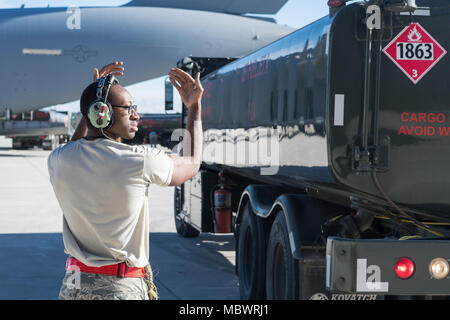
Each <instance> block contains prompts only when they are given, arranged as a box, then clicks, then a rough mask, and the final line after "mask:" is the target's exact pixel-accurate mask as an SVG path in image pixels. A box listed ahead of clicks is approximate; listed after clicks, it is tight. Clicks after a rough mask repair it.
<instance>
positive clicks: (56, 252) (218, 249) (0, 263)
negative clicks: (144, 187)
mask: <svg viewBox="0 0 450 320" xmlns="http://www.w3.org/2000/svg"><path fill="white" fill-rule="evenodd" d="M49 153H50V151H43V150H42V149H36V148H35V149H33V150H12V149H11V139H8V138H5V137H0V299H9V300H16V299H32V300H51V299H57V297H58V292H59V289H60V286H61V281H62V279H63V277H64V266H65V262H66V255H65V253H64V246H63V241H62V212H61V209H60V207H59V205H58V202H57V200H56V198H55V195H54V193H53V189H52V186H51V184H50V181H49V177H48V172H47V157H48V155H49ZM149 207H150V262H151V265H152V269H153V272H154V278H155V283H156V286H157V288H158V292H159V296H160V299H161V300H187V299H191V300H211V299H220V300H230V299H233V300H236V299H239V287H238V279H237V277H236V275H235V273H234V264H235V253H234V247H235V243H234V237H233V235H232V234H222V235H214V234H208V233H201V234H200V236H199V237H197V238H182V237H181V236H179V235H178V234H177V232H176V229H175V224H174V218H173V187H167V188H162V187H158V186H155V185H151V186H150V189H149Z"/></svg>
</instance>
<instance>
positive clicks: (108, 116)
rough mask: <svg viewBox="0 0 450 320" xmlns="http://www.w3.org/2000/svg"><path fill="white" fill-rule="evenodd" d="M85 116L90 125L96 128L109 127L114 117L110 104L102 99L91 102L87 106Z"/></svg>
mask: <svg viewBox="0 0 450 320" xmlns="http://www.w3.org/2000/svg"><path fill="white" fill-rule="evenodd" d="M87 116H88V119H89V122H90V123H91V125H92V126H93V127H94V128H97V129H107V128H109V127H111V125H112V122H113V118H114V115H113V114H112V107H111V105H110V104H109V103H104V102H103V101H95V102H93V103H92V104H91V105H90V106H89V109H88V114H87Z"/></svg>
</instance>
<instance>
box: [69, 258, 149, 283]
mask: <svg viewBox="0 0 450 320" xmlns="http://www.w3.org/2000/svg"><path fill="white" fill-rule="evenodd" d="M66 271H81V272H87V273H97V274H106V275H110V276H116V277H119V278H124V277H125V278H145V268H136V267H128V266H127V264H126V263H125V262H121V263H117V264H109V265H106V266H102V267H89V266H87V265H85V264H84V263H82V262H81V261H79V260H77V259H75V258H74V257H69V258H67V262H66Z"/></svg>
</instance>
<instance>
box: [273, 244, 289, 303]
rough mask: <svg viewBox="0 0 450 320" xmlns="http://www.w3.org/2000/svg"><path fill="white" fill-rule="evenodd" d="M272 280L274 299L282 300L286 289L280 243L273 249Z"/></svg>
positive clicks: (284, 267)
mask: <svg viewBox="0 0 450 320" xmlns="http://www.w3.org/2000/svg"><path fill="white" fill-rule="evenodd" d="M272 279H273V283H272V286H273V294H274V298H275V299H283V298H284V296H285V288H286V265H285V259H284V250H283V246H282V245H281V244H280V243H278V244H277V245H276V247H275V249H274V259H273V275H272Z"/></svg>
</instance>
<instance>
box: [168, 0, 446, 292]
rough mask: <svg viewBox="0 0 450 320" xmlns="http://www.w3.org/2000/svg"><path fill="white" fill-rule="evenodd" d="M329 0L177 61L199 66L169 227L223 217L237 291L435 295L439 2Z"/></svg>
mask: <svg viewBox="0 0 450 320" xmlns="http://www.w3.org/2000/svg"><path fill="white" fill-rule="evenodd" d="M328 4H329V5H330V14H329V15H327V16H325V17H323V18H322V19H319V20H317V21H315V22H313V23H311V24H309V25H307V26H305V27H303V28H301V29H299V30H297V31H295V32H293V33H291V34H289V35H287V36H285V37H283V38H281V39H279V40H277V41H276V42H273V43H271V44H269V45H267V46H266V47H263V48H261V49H259V50H257V51H255V52H254V53H251V54H249V55H247V56H245V57H242V58H239V59H237V60H231V61H225V60H221V61H219V62H222V63H223V62H224V61H225V63H223V65H222V66H221V67H219V68H216V69H215V70H212V71H211V70H208V68H207V67H205V65H206V66H207V65H208V63H211V62H213V61H215V60H214V59H209V60H208V59H204V58H201V59H197V60H196V59H195V58H192V60H194V61H197V62H198V63H194V64H192V63H191V64H189V65H186V66H185V69H190V70H191V72H192V73H193V74H194V73H195V72H197V71H203V72H202V84H203V87H204V94H203V98H202V119H203V130H204V142H203V143H204V150H203V159H202V165H201V169H200V171H199V173H198V174H197V175H196V176H195V177H193V178H192V179H190V180H189V181H187V182H186V183H184V184H183V185H180V186H177V187H176V188H175V196H174V216H175V223H176V227H177V232H178V233H179V234H180V235H182V236H184V237H194V236H197V235H198V234H199V232H211V233H221V232H226V233H227V232H229V233H231V232H233V234H234V237H235V240H236V241H235V243H236V272H237V275H238V277H239V290H240V295H241V298H242V299H438V298H439V299H442V298H446V297H447V296H449V295H450V277H449V272H450V267H449V261H450V238H449V236H450V170H449V169H448V163H449V160H450V137H449V134H450V110H449V108H448V106H449V101H450V82H449V80H448V79H449V74H450V57H449V55H448V54H447V50H449V48H450V33H449V32H448V26H449V25H450V2H449V1H447V0H427V1H422V0H417V1H410V0H408V1H403V0H387V1H375V0H370V1H364V2H353V3H351V4H346V3H345V1H329V2H328ZM202 63H203V65H202ZM216 65H217V64H216ZM219 65H220V63H219Z"/></svg>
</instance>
